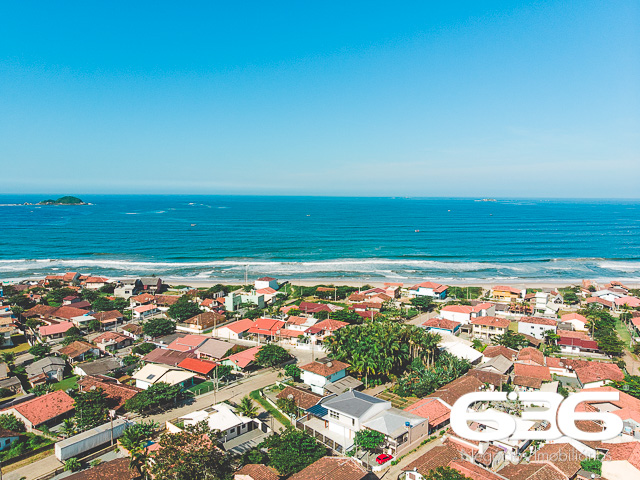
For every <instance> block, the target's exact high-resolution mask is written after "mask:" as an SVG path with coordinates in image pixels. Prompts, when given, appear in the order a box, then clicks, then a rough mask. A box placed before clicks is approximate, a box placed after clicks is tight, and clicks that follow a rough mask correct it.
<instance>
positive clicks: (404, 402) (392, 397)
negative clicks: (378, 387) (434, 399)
mask: <svg viewBox="0 0 640 480" xmlns="http://www.w3.org/2000/svg"><path fill="white" fill-rule="evenodd" d="M377 397H378V398H380V399H381V400H386V401H388V402H391V405H392V406H393V407H395V408H399V409H401V410H402V409H403V408H405V407H408V406H409V405H413V404H414V403H416V402H417V401H418V400H420V399H419V398H418V397H401V396H399V395H396V394H395V393H391V392H390V391H389V390H385V391H384V392H381V393H379V394H378V395H377Z"/></svg>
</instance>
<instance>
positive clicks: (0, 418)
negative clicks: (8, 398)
mask: <svg viewBox="0 0 640 480" xmlns="http://www.w3.org/2000/svg"><path fill="white" fill-rule="evenodd" d="M0 428H3V429H6V430H11V431H12V432H18V433H22V432H26V431H27V427H26V426H25V424H24V422H23V421H22V420H18V419H17V418H16V416H15V415H14V414H13V413H3V414H2V415H0Z"/></svg>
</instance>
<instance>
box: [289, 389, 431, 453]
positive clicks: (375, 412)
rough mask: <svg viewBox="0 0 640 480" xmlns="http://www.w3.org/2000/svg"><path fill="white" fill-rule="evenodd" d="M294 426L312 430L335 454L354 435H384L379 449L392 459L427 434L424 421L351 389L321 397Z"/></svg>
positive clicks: (345, 445)
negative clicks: (363, 430) (372, 433)
mask: <svg viewBox="0 0 640 480" xmlns="http://www.w3.org/2000/svg"><path fill="white" fill-rule="evenodd" d="M297 426H298V428H303V429H305V430H306V431H308V430H309V429H311V430H315V431H316V432H318V433H319V434H320V435H321V436H322V437H323V438H324V439H325V442H326V443H328V444H329V445H330V446H331V448H333V449H334V450H335V451H338V452H342V451H346V450H348V449H349V448H351V447H352V445H353V443H354V438H355V434H356V432H358V431H360V430H362V429H370V430H375V431H378V432H380V433H383V434H384V436H385V442H384V444H383V445H382V446H381V448H380V449H379V450H381V451H382V452H384V453H389V454H391V455H394V456H397V455H400V454H402V453H403V452H405V451H408V449H409V447H410V446H415V444H416V443H419V442H420V441H422V440H424V438H425V436H426V435H427V431H428V424H427V421H426V419H425V418H422V417H420V416H418V415H415V414H412V413H410V412H405V411H403V410H399V409H397V408H393V407H392V406H391V402H388V401H386V400H381V399H379V398H376V397H372V396H371V395H366V394H364V393H361V392H358V391H355V390H351V391H348V392H345V393H342V394H340V395H331V396H328V397H325V398H323V399H322V400H320V402H319V403H317V404H316V405H314V406H312V407H311V408H309V409H307V415H305V417H303V418H302V419H300V420H299V421H298V422H297ZM316 438H318V437H316ZM343 449H344V450H343Z"/></svg>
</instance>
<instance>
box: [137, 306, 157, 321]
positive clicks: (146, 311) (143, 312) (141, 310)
mask: <svg viewBox="0 0 640 480" xmlns="http://www.w3.org/2000/svg"><path fill="white" fill-rule="evenodd" d="M158 313H160V310H159V309H158V306H157V305H155V304H153V303H149V304H147V305H139V306H137V307H133V316H134V317H135V318H136V319H138V320H142V319H144V318H147V317H150V316H152V315H156V314H158Z"/></svg>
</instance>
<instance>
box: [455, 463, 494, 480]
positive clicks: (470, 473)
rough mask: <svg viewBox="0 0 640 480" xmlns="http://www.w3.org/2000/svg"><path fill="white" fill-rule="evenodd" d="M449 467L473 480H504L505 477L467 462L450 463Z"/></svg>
mask: <svg viewBox="0 0 640 480" xmlns="http://www.w3.org/2000/svg"><path fill="white" fill-rule="evenodd" d="M449 467H451V468H453V469H454V470H457V471H458V472H460V473H461V474H462V475H464V476H465V477H467V478H470V479H472V480H504V477H502V476H500V475H498V474H497V473H493V472H492V471H491V470H487V469H486V468H482V467H481V466H480V465H475V464H473V463H471V462H468V461H467V460H454V461H452V462H450V463H449Z"/></svg>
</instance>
